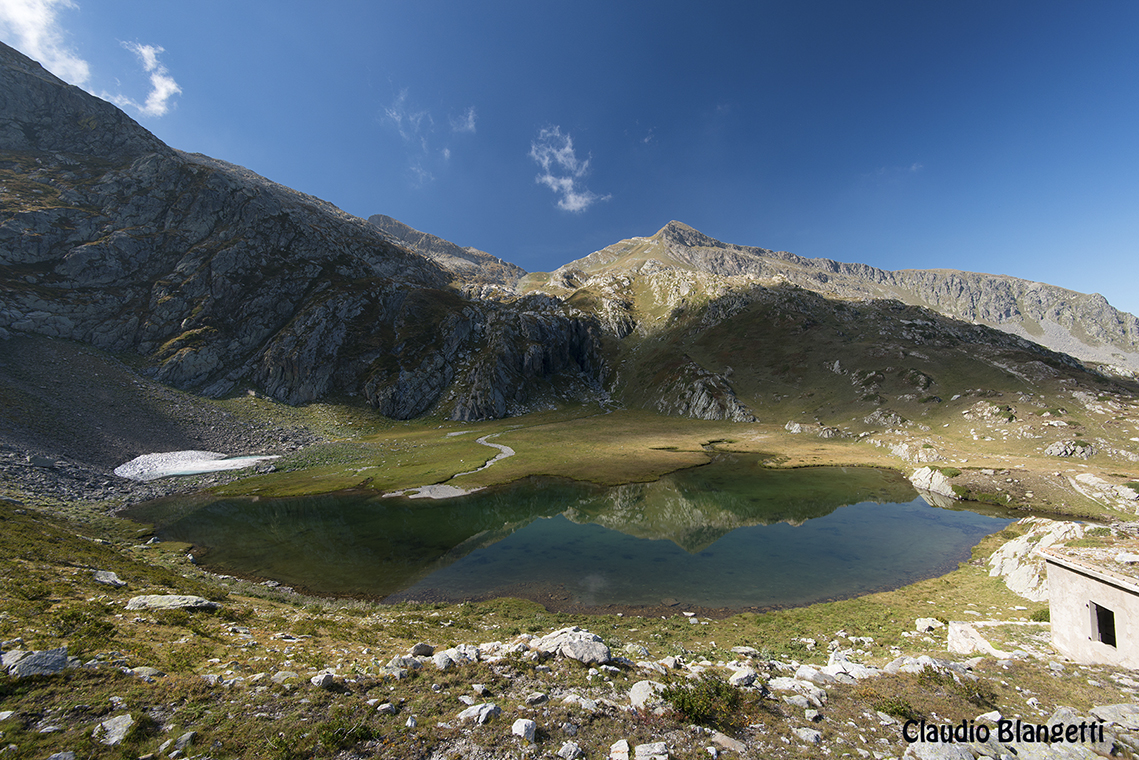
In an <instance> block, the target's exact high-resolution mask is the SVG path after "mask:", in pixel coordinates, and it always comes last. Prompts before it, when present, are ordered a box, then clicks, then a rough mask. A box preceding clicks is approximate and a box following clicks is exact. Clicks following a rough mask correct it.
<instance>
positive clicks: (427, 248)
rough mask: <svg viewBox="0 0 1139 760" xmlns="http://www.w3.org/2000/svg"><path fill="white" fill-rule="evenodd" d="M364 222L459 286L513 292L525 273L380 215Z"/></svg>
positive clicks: (472, 249)
mask: <svg viewBox="0 0 1139 760" xmlns="http://www.w3.org/2000/svg"><path fill="white" fill-rule="evenodd" d="M368 222H369V223H370V224H373V225H375V226H376V227H377V228H379V229H381V230H383V231H384V232H386V233H387V234H388V235H390V236H391V237H392V238H393V239H394V240H395V241H396V242H397V243H400V244H401V245H404V246H406V247H408V248H410V249H411V250H413V251H415V252H416V253H419V254H422V255H423V256H426V257H427V258H429V259H431V260H432V261H434V262H435V263H436V264H438V265H439V266H441V267H443V268H444V269H446V270H447V271H449V272H452V273H453V274H454V275H455V277H456V278H457V279H458V280H459V281H460V282H461V283H463V284H476V285H499V286H502V287H504V288H507V289H513V288H514V286H515V285H516V284H518V280H520V279H521V278H522V277H524V276H525V275H526V270H525V269H523V268H522V267H520V266H517V265H516V264H511V263H510V262H509V261H503V260H502V259H500V258H498V257H497V256H492V255H491V254H489V253H487V252H486V251H480V250H478V249H477V248H471V247H466V248H463V247H461V246H458V245H455V244H454V243H452V242H450V241H448V240H444V239H443V238H441V237H436V236H435V235H432V234H430V233H427V232H420V231H419V230H417V229H413V228H411V227H409V226H408V225H406V224H404V223H403V222H401V221H399V220H397V219H392V218H391V217H390V216H385V215H384V214H373V215H372V216H369V217H368Z"/></svg>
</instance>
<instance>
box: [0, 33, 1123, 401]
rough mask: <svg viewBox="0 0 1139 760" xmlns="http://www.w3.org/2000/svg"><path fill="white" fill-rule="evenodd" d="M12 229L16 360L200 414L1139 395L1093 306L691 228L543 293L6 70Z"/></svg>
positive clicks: (567, 270)
mask: <svg viewBox="0 0 1139 760" xmlns="http://www.w3.org/2000/svg"><path fill="white" fill-rule="evenodd" d="M0 204H2V205H0V338H4V337H7V336H10V335H12V334H18V333H34V334H39V335H46V336H50V337H57V338H66V339H71V340H78V341H82V342H85V343H89V344H92V345H95V346H98V347H100V348H103V349H107V350H111V351H116V352H129V353H132V354H135V355H138V356H139V357H141V360H142V361H143V362H144V364H145V366H146V367H147V372H149V373H151V374H152V375H153V376H154V377H155V378H156V379H159V380H161V381H162V382H165V383H168V384H170V385H174V386H177V387H180V388H184V389H189V390H193V391H196V392H198V393H201V394H204V395H212V396H219V395H224V394H229V393H233V392H238V391H241V390H243V389H246V388H250V389H257V390H259V391H260V392H262V393H264V394H267V395H269V396H271V397H273V398H276V399H278V400H280V401H284V402H287V403H290V404H300V403H305V402H309V401H313V400H316V399H320V398H324V397H327V396H330V395H336V394H345V395H356V396H360V397H363V398H364V399H366V400H367V401H368V402H369V403H370V404H372V405H373V406H374V407H375V408H376V409H377V410H378V411H379V412H380V413H381V414H383V415H386V416H388V417H393V418H397V419H407V418H412V417H418V416H421V415H425V414H433V415H439V416H442V417H446V418H450V419H458V420H471V419H484V418H495V417H502V416H507V415H513V414H519V413H523V412H526V411H529V410H533V409H540V408H551V407H555V406H558V405H560V404H564V403H571V402H572V403H577V402H581V401H592V400H601V401H603V402H614V403H621V404H625V405H629V406H637V407H644V408H649V409H655V410H657V411H660V412H662V413H667V414H677V415H685V416H690V417H699V418H707V419H737V420H750V419H755V418H757V417H758V418H770V417H771V416H773V415H785V414H789V413H792V412H798V413H802V412H804V411H809V412H810V413H811V414H812V415H813V417H815V418H818V419H819V420H820V421H821V422H824V423H829V422H835V423H838V422H842V421H849V420H854V419H863V418H864V417H868V416H869V417H873V415H875V414H878V415H879V418H880V419H889V416H888V414H895V415H896V414H902V415H903V416H915V415H920V414H921V412H922V410H923V409H924V408H926V405H928V404H930V403H937V401H934V399H937V400H938V401H939V400H940V399H941V398H943V397H948V396H951V395H953V394H955V393H959V392H961V391H962V390H964V389H977V388H1000V389H1002V390H1005V389H1009V390H1025V389H1029V388H1031V387H1033V384H1034V383H1036V382H1039V381H1042V380H1043V379H1049V380H1050V381H1053V380H1057V379H1068V380H1070V381H1071V382H1076V383H1080V384H1085V385H1095V384H1097V383H1104V382H1108V380H1107V379H1105V378H1104V377H1103V376H1101V373H1108V374H1114V375H1115V376H1128V375H1130V376H1132V377H1133V376H1134V373H1135V372H1136V371H1137V370H1139V322H1137V320H1136V318H1135V317H1134V316H1132V315H1130V314H1125V313H1123V312H1119V311H1117V310H1115V309H1113V308H1112V307H1111V306H1109V305H1108V304H1107V302H1106V301H1105V300H1104V299H1103V298H1102V297H1101V296H1098V295H1090V296H1089V295H1083V294H1079V293H1075V292H1072V291H1068V290H1064V289H1062V288H1057V287H1053V286H1050V285H1043V284H1040V283H1031V282H1026V281H1023V280H1017V279H1015V278H1011V277H996V276H989V275H980V274H972V273H966V272H954V271H943V270H938V271H919V270H909V271H900V272H888V271H884V270H879V269H875V268H873V267H868V266H863V265H859V264H841V263H837V262H834V261H830V260H826V259H805V258H801V257H798V256H795V255H793V254H789V253H781V252H774V251H769V250H766V249H762V248H749V247H743V246H737V245H730V244H725V243H721V242H719V241H717V240H714V239H712V238H709V237H707V236H705V235H703V234H701V233H699V232H697V231H696V230H694V229H692V228H690V227H688V226H686V225H684V224H681V223H679V222H670V223H669V224H668V225H666V226H665V227H664V228H663V229H661V230H660V231H659V232H658V233H656V234H655V235H653V236H651V237H645V238H633V239H630V240H624V241H621V242H619V243H616V244H614V245H612V246H609V247H608V248H605V249H603V250H601V251H597V252H595V253H591V254H589V255H588V256H585V257H584V258H582V259H579V260H577V261H575V262H572V263H570V264H567V265H565V266H563V267H560V268H559V269H557V270H555V271H554V272H551V273H530V274H527V273H526V272H524V271H523V270H522V269H521V268H519V267H517V266H515V265H513V264H510V263H509V262H505V261H503V260H502V259H499V258H497V257H495V256H492V255H491V254H488V253H485V252H483V251H479V250H476V249H473V248H463V247H460V246H457V245H454V244H452V243H449V242H447V241H445V240H442V239H440V238H438V237H435V236H433V235H430V234H427V233H423V232H419V231H416V230H413V229H412V228H410V227H408V226H407V225H404V224H402V223H400V222H398V221H396V220H394V219H391V218H390V217H386V216H383V215H375V216H372V217H370V218H369V219H368V220H367V221H365V220H363V219H359V218H357V217H353V216H350V215H348V214H346V213H344V212H342V211H340V210H339V209H337V208H336V207H334V206H332V205H331V204H328V203H326V202H324V201H321V200H319V199H317V198H313V197H311V196H308V195H304V194H303V193H299V192H297V191H295V190H291V189H289V188H286V187H283V186H281V185H278V184H275V183H273V182H270V181H268V180H266V179H264V178H262V177H259V176H257V175H256V174H254V173H252V172H250V171H248V170H246V169H243V168H241V167H238V166H234V165H232V164H228V163H226V162H224V161H219V160H216V159H212V158H209V157H206V156H202V155H197V154H188V153H183V152H181V151H178V150H175V149H172V148H170V147H168V146H166V145H164V144H163V143H162V142H161V141H159V140H157V139H156V138H155V137H154V136H153V135H151V134H150V133H149V132H147V131H146V130H145V129H143V128H142V127H141V126H139V125H138V124H137V123H135V122H134V121H132V120H131V119H130V118H129V117H128V116H126V114H124V113H122V112H121V111H119V110H118V109H116V108H115V107H114V106H112V105H110V104H108V103H106V102H104V101H102V100H99V99H98V98H95V97H92V96H90V95H88V94H86V93H84V92H83V91H82V90H79V89H78V88H75V87H73V86H70V85H67V84H65V83H64V82H62V81H61V80H59V79H57V78H56V77H54V76H52V75H51V74H50V73H48V72H46V71H45V70H44V69H43V68H42V67H40V66H39V64H37V63H35V62H34V61H31V60H30V59H28V58H27V57H25V56H23V55H22V54H20V53H19V52H17V51H15V50H13V49H11V48H9V47H6V46H3V45H0ZM993 328H997V329H993ZM1073 357H1074V358H1073ZM1077 359H1078V360H1079V361H1077ZM887 408H889V410H890V411H889V413H887V411H886V410H887Z"/></svg>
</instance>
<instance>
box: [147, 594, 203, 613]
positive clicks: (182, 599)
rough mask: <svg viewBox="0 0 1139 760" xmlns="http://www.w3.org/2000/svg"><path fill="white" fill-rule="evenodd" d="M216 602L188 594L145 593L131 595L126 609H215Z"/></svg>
mask: <svg viewBox="0 0 1139 760" xmlns="http://www.w3.org/2000/svg"><path fill="white" fill-rule="evenodd" d="M220 606H221V605H219V604H218V603H217V602H211V601H210V600H209V599H206V598H204V597H200V596H192V595H190V594H145V595H143V596H135V597H131V600H130V601H129V602H127V609H128V610H216V609H217V608H218V607H220Z"/></svg>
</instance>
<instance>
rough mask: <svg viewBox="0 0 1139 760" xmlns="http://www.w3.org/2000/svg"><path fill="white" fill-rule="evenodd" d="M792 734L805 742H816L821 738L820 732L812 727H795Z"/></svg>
mask: <svg viewBox="0 0 1139 760" xmlns="http://www.w3.org/2000/svg"><path fill="white" fill-rule="evenodd" d="M794 734H795V736H798V737H799V738H800V739H802V740H803V741H805V742H806V743H807V744H818V743H820V742H821V741H822V740H823V735H822V733H820V732H819V731H816V730H815V729H813V728H796V729H794Z"/></svg>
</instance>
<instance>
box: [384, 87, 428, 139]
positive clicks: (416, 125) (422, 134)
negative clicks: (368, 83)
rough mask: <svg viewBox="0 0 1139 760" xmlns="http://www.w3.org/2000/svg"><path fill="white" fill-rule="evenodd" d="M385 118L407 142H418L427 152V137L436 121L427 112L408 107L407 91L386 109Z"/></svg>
mask: <svg viewBox="0 0 1139 760" xmlns="http://www.w3.org/2000/svg"><path fill="white" fill-rule="evenodd" d="M384 117H385V118H386V119H387V120H388V121H390V122H391V123H392V124H395V128H396V129H397V130H398V131H399V136H400V137H402V138H403V139H404V140H405V141H407V142H413V141H414V142H418V143H419V144H420V145H421V146H422V147H423V150H424V152H426V151H427V135H428V134H429V133H430V132H431V131H432V130H433V129H434V128H435V120H434V119H432V118H431V114H430V113H428V112H427V111H418V110H416V109H414V108H409V107H408V105H407V90H406V89H404V90H400V91H399V96H398V97H396V99H395V101H394V102H393V103H392V104H391V105H390V106H388V107H387V108H385V109H384Z"/></svg>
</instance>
